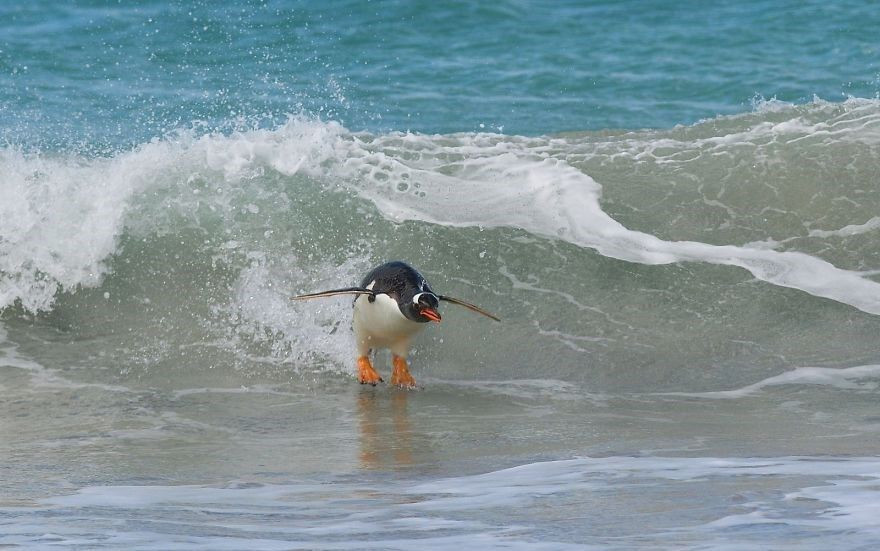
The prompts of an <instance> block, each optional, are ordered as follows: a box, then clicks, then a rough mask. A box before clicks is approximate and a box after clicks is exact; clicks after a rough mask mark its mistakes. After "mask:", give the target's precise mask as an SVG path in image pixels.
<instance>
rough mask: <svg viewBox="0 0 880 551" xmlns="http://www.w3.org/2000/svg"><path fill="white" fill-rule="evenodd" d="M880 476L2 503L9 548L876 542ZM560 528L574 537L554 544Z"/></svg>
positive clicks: (323, 486) (824, 466)
mask: <svg viewBox="0 0 880 551" xmlns="http://www.w3.org/2000/svg"><path fill="white" fill-rule="evenodd" d="M878 482H880V460H878V459H877V458H875V457H865V458H858V457H821V458H815V457H772V458H715V457H693V458H688V457H657V456H644V457H633V456H613V457H582V458H576V459H568V460H559V461H545V462H538V463H529V464H524V465H520V466H516V467H511V468H507V469H502V470H498V471H492V472H488V473H484V474H476V475H468V476H458V477H440V478H435V479H433V480H424V479H416V480H412V479H408V478H403V479H385V478H383V479H382V480H378V481H369V480H361V481H359V482H353V481H351V479H350V478H345V479H340V480H333V481H330V480H323V481H318V480H315V481H304V482H300V483H290V484H282V485H264V484H255V483H247V482H233V483H231V484H228V485H225V486H213V487H211V486H104V487H88V488H83V489H81V490H79V491H77V492H76V493H74V494H71V495H67V496H59V497H54V498H50V499H46V500H44V501H43V503H42V504H41V505H40V506H37V507H17V508H0V544H13V545H24V546H39V545H44V544H50V543H51V544H55V545H74V544H76V545H81V546H90V545H95V544H97V543H98V542H100V544H101V545H105V546H106V545H114V546H115V545H121V544H125V546H126V547H127V548H131V549H203V548H212V549H214V548H216V549H228V548H259V549H282V548H285V549H292V548H309V549H363V548H383V549H414V548H418V549H449V548H452V547H459V546H462V545H464V546H467V547H472V546H474V545H478V546H479V547H480V548H489V549H494V548H504V549H520V548H521V549H536V548H537V549H541V548H547V549H560V548H567V547H571V548H579V549H583V548H585V547H588V546H596V547H601V548H609V547H611V548H621V549H624V548H633V547H638V546H650V547H652V548H678V547H681V546H682V545H687V546H694V545H696V546H701V545H705V546H711V547H713V548H716V547H718V548H727V549H734V548H737V546H740V547H741V546H743V545H745V544H748V543H749V542H752V543H754V542H755V541H760V542H761V544H762V545H763V546H767V547H778V546H784V545H787V544H788V543H790V542H791V541H792V539H793V538H795V539H797V541H799V545H800V546H801V547H800V548H803V549H826V548H828V547H829V545H831V544H835V545H836V546H838V547H839V546H843V547H851V548H852V547H865V548H867V547H870V546H872V545H876V544H877V543H878V542H880V526H878V525H877V522H876V518H877V514H878V512H880V511H878V503H880V500H878V487H880V486H878ZM709 487H712V488H718V487H723V488H724V491H723V492H722V493H721V494H717V492H707V491H706V489H707V488H709ZM780 490H781V491H780ZM670 492H672V493H674V494H675V495H676V496H678V505H675V506H672V504H670V503H669V502H668V497H669V493H670ZM731 495H733V496H734V497H735V496H740V497H741V498H742V499H730V498H731ZM745 496H747V497H745ZM649 503H654V504H656V506H651V507H648V508H647V509H646V508H645V507H644V505H645V504H649ZM633 504H638V506H635V507H634V506H633ZM661 505H663V507H666V508H660V506H661ZM608 515H612V516H613V517H614V519H615V521H614V522H613V523H612V524H611V525H605V524H603V521H602V519H603V518H606V517H607V516H608ZM805 530H806V531H808V533H809V535H810V538H809V539H803V538H802V536H803V535H804V531H805ZM548 532H551V533H553V534H556V535H557V537H564V538H565V539H567V540H568V541H572V542H578V544H577V545H571V544H566V543H564V542H553V541H548V538H547V537H546V536H545V535H544V534H546V533H548ZM236 546H237V547H236Z"/></svg>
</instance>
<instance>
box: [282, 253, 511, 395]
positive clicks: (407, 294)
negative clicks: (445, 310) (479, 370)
mask: <svg viewBox="0 0 880 551" xmlns="http://www.w3.org/2000/svg"><path fill="white" fill-rule="evenodd" d="M336 295H357V297H356V298H355V299H354V315H353V325H354V336H355V341H356V342H357V353H358V359H357V364H358V380H359V381H360V382H361V384H369V385H373V386H375V385H376V384H377V383H381V382H382V381H383V379H382V377H380V376H379V374H378V373H376V370H375V369H373V364H372V363H371V362H370V352H371V351H372V350H373V349H376V348H388V349H390V350H391V354H392V363H393V365H394V371H393V372H392V373H391V384H393V385H397V386H399V387H402V388H415V386H416V381H415V379H413V377H412V375H411V374H410V372H409V366H408V365H407V363H406V358H407V356H408V355H409V347H410V341H411V340H412V338H413V336H415V334H416V333H418V332H419V331H421V330H422V329H424V328H425V325H426V324H427V323H429V322H432V321H434V322H439V321H440V313H439V312H438V311H437V308H438V307H439V305H440V301H444V302H451V303H452V304H458V305H459V306H464V307H465V308H469V309H471V310H473V311H474V312H477V313H480V314H483V315H484V316H486V317H489V318H492V319H493V320H495V321H501V320H500V319H498V318H497V317H496V316H493V315H492V314H490V313H489V312H486V311H485V310H483V309H482V308H480V307H479V306H474V305H473V304H470V303H468V302H465V301H463V300H459V299H457V298H452V297H447V296H444V295H438V294H437V293H435V292H434V291H432V290H431V287H430V286H429V285H428V282H427V281H425V278H424V276H422V274H420V273H419V272H418V271H416V269H415V268H413V267H412V266H410V265H408V264H406V263H404V262H388V263H386V264H382V265H381V266H378V267H376V268H373V270H372V271H370V273H368V274H367V275H366V277H364V279H363V281H362V282H361V286H360V287H346V288H344V289H333V290H331V291H323V292H320V293H310V294H307V295H299V296H296V297H293V300H304V299H310V298H321V297H332V296H336Z"/></svg>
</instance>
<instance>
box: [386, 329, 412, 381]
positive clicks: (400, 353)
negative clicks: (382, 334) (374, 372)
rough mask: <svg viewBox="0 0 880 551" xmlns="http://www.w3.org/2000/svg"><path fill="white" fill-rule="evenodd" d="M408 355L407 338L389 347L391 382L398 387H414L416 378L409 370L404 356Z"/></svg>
mask: <svg viewBox="0 0 880 551" xmlns="http://www.w3.org/2000/svg"><path fill="white" fill-rule="evenodd" d="M408 355H409V339H403V340H401V341H400V342H397V343H395V344H394V346H392V347H391V363H392V365H393V366H394V370H393V371H392V372H391V384H392V385H397V386H399V387H400V388H416V380H415V379H413V376H412V375H411V374H410V372H409V366H408V365H407V363H406V357H407V356H408Z"/></svg>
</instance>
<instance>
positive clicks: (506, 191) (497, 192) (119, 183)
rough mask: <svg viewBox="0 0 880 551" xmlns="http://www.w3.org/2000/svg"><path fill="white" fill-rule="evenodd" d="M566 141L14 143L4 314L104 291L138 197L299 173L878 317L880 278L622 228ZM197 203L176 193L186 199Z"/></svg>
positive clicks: (400, 204) (447, 215)
mask: <svg viewBox="0 0 880 551" xmlns="http://www.w3.org/2000/svg"><path fill="white" fill-rule="evenodd" d="M818 109H820V110H821V109H824V108H821V106H820V108H818ZM859 109H868V110H869V112H868V114H866V115H865V116H864V117H863V118H867V119H868V120H867V122H866V121H861V122H859V120H858V119H859V117H856V120H851V119H845V120H841V121H838V120H834V119H833V118H832V119H831V120H827V121H826V122H824V123H823V124H825V126H827V128H824V127H823V128H822V129H821V132H836V133H840V134H841V135H844V136H850V137H851V136H852V135H854V134H855V135H856V136H862V135H864V131H862V133H861V134H860V133H859V132H858V129H859V128H862V127H864V126H865V125H868V126H869V128H874V126H876V125H874V122H876V119H877V113H876V105H873V104H871V105H869V106H867V107H865V106H863V105H855V106H852V107H851V110H852V111H858V110H859ZM871 109H873V111H871ZM860 124H861V125H862V126H861V127H860V126H859V125H860ZM853 125H855V126H853ZM801 126H802V127H799V128H797V129H796V131H795V130H792V129H791V128H789V127H785V128H780V127H779V124H777V123H770V122H766V123H761V124H758V125H756V126H755V127H754V128H751V129H749V130H747V131H746V132H745V133H744V134H743V133H740V134H735V133H734V134H730V135H724V136H718V137H715V138H701V139H703V140H709V141H711V140H715V141H716V142H718V143H716V144H715V147H722V146H724V147H727V146H728V145H730V144H731V143H739V142H741V141H743V140H746V141H748V140H762V139H765V137H766V135H769V136H771V137H772V136H778V135H785V134H786V133H789V134H793V135H798V136H800V135H811V134H815V133H816V132H819V131H820V130H817V129H816V128H813V127H811V126H810V125H808V124H806V123H805V124H804V125H801ZM814 126H815V125H814ZM758 134H761V136H765V137H761V136H758ZM871 135H873V134H871ZM662 141H663V138H655V142H657V143H654V144H653V145H654V146H657V147H659V146H662V144H661V143H659V142H662ZM557 142H558V143H564V140H555V139H549V138H518V137H507V136H499V135H491V134H467V135H464V134H460V135H451V136H450V135H447V136H432V135H414V134H400V133H392V134H386V135H378V136H375V135H368V134H357V133H351V132H349V131H347V130H346V129H345V128H343V127H341V126H340V125H338V124H336V123H332V122H331V123H324V122H320V121H315V120H303V119H300V118H296V119H292V120H291V121H289V122H288V123H287V124H286V125H284V126H282V127H280V128H278V129H274V130H253V131H249V132H238V133H234V134H231V135H205V136H201V137H194V136H191V135H187V134H181V135H179V136H177V137H173V138H168V139H165V140H157V141H154V142H150V143H148V144H143V145H142V146H140V147H138V148H136V149H135V150H133V151H131V152H127V153H122V154H119V155H117V156H115V157H113V158H109V159H87V158H82V157H77V156H68V157H58V158H53V157H49V156H41V155H30V154H25V153H22V152H20V151H18V150H15V149H10V148H6V149H3V150H2V151H0V166H2V168H3V170H4V172H5V173H6V174H7V177H6V178H5V179H4V182H3V185H2V186H0V209H2V210H0V307H4V306H7V305H9V304H11V303H12V302H13V301H15V300H16V299H17V300H20V301H21V303H22V304H23V305H24V306H25V307H26V308H28V309H30V310H34V311H36V310H44V309H47V308H49V307H51V304H52V302H53V297H54V296H55V294H56V293H57V291H58V290H59V289H75V288H76V287H77V286H80V285H95V284H97V283H98V282H99V281H100V279H101V276H102V274H104V273H105V271H106V267H105V264H104V263H105V260H106V259H107V258H108V256H109V255H111V254H113V253H114V252H115V251H116V247H117V241H118V239H119V236H120V234H121V233H122V231H123V230H124V227H125V225H126V224H133V225H138V224H144V223H146V224H149V223H155V222H151V219H150V218H149V217H147V219H146V220H140V221H137V220H130V219H127V216H126V215H127V212H128V211H129V210H130V209H131V205H132V204H133V203H136V202H137V200H136V199H135V197H137V196H141V195H143V194H144V193H145V192H146V191H147V190H149V189H155V188H156V187H161V186H166V187H170V188H171V189H175V186H177V187H178V188H179V189H180V190H181V193H182V192H183V190H189V187H188V185H187V183H188V182H191V181H193V179H194V178H195V179H199V178H201V179H204V180H206V181H209V182H217V181H219V182H223V183H229V184H235V185H233V186H226V187H231V188H232V189H237V188H238V187H240V185H241V183H242V182H244V181H249V180H250V179H252V178H253V177H255V176H259V175H260V174H262V173H264V172H265V171H266V170H271V171H275V172H277V173H281V174H284V175H288V176H289V175H294V174H304V175H307V176H309V177H311V178H314V179H317V180H319V181H321V182H324V184H325V185H326V186H329V187H330V188H332V189H334V190H335V189H342V190H345V191H347V192H349V193H356V194H358V195H359V196H360V197H362V198H364V199H366V200H368V201H370V202H372V203H374V204H375V205H376V206H377V207H378V208H379V209H380V211H381V212H382V213H383V215H384V216H386V217H387V218H388V219H390V220H394V221H403V220H419V221H424V222H429V223H434V224H443V225H447V226H454V227H455V226H478V227H516V228H521V229H524V230H526V231H528V232H531V233H533V234H535V235H540V236H545V237H549V238H553V239H562V240H565V241H568V242H571V243H574V244H576V245H579V246H582V247H587V248H591V249H594V250H596V251H598V252H599V253H601V254H603V255H605V256H608V257H612V258H616V259H621V260H626V261H629V262H636V263H642V264H668V263H674V262H706V263H712V264H721V265H727V266H736V267H740V268H743V269H745V270H748V271H749V272H750V273H751V274H752V275H753V276H754V277H756V278H757V279H760V280H762V281H765V282H768V283H772V284H774V285H779V286H783V287H790V288H795V289H799V290H802V291H804V292H807V293H810V294H812V295H814V296H818V297H824V298H828V299H831V300H835V301H838V302H841V303H844V304H848V305H851V306H853V307H855V308H858V309H861V310H863V311H865V312H869V313H873V314H878V313H880V283H877V282H875V281H872V280H870V279H867V278H866V277H864V275H865V274H862V273H859V272H854V271H850V270H844V269H840V268H837V267H835V266H834V265H832V264H831V263H829V262H827V261H825V260H822V259H820V258H817V257H814V256H810V255H808V254H804V253H800V252H795V251H777V250H772V249H767V248H764V249H762V248H755V247H753V246H738V245H735V244H730V245H711V244H707V243H702V242H698V241H666V240H663V239H660V238H658V237H656V236H654V235H651V234H649V233H644V232H640V231H634V230H630V229H628V228H626V227H624V226H623V225H622V224H620V223H619V222H618V221H616V220H614V219H613V218H611V217H610V216H609V215H608V214H606V213H605V212H604V211H603V210H602V207H601V205H600V195H601V190H602V188H601V186H600V185H599V184H598V183H597V182H595V181H594V180H593V179H592V178H591V177H590V176H589V175H587V174H585V173H583V172H581V171H580V170H578V169H576V168H575V167H573V166H572V165H571V164H569V162H568V160H567V158H566V154H565V153H564V152H562V153H560V152H553V151H551V149H550V145H551V144H554V143H557ZM616 143H617V144H618V145H617V146H618V147H619V142H616ZM222 193H232V192H230V191H226V190H225V189H224V190H223V191H222ZM230 199H234V197H230ZM189 200H190V199H186V200H184V199H183V198H182V196H181V198H180V199H179V202H181V203H185V202H186V201H189ZM221 200H222V197H221V198H220V199H218V201H221ZM221 202H222V201H221ZM193 204H198V203H197V202H196V203H193ZM245 206H246V205H244V204H242V205H238V207H240V208H245ZM227 207H228V208H232V207H233V205H227ZM251 211H252V209H251ZM874 225H875V224H874V222H872V221H869V222H868V223H866V224H862V225H861V226H857V225H854V226H853V227H847V228H844V229H842V230H838V233H839V234H840V235H844V234H847V235H848V234H850V233H852V232H858V231H867V230H868V229H871V228H873V227H874ZM840 232H843V233H840Z"/></svg>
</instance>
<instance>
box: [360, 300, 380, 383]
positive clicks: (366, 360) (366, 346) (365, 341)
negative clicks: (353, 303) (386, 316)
mask: <svg viewBox="0 0 880 551" xmlns="http://www.w3.org/2000/svg"><path fill="white" fill-rule="evenodd" d="M358 298H360V297H358ZM354 336H355V340H356V341H357V352H358V359H357V364H358V381H359V382H360V383H361V384H362V385H373V386H376V385H377V384H379V383H381V382H382V377H380V376H379V374H378V373H376V370H375V369H373V364H372V362H370V351H371V348H372V347H371V346H370V345H371V344H372V340H373V339H372V337H371V336H370V334H369V333H368V332H367V331H365V330H364V328H363V327H362V325H361V321H360V317H359V316H358V315H357V308H355V316H354Z"/></svg>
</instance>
